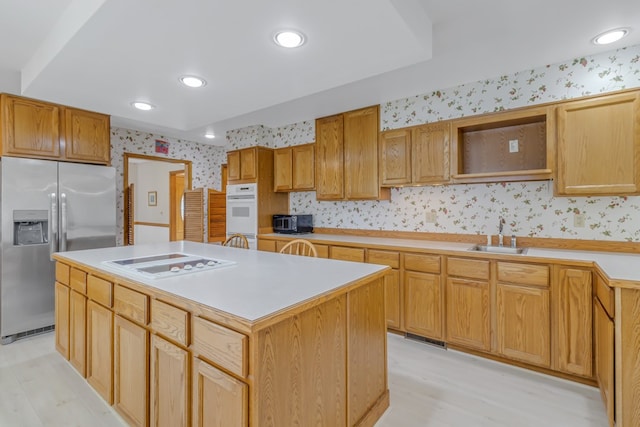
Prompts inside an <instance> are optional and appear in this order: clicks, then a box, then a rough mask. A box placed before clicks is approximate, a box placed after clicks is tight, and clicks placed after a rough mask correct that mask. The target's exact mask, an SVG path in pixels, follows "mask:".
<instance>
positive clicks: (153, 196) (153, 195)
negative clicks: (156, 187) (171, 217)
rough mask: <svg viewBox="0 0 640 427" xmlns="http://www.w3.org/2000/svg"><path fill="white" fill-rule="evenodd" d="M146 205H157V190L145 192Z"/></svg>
mask: <svg viewBox="0 0 640 427" xmlns="http://www.w3.org/2000/svg"><path fill="white" fill-rule="evenodd" d="M147 205H149V206H157V205H158V192H157V191H149V193H147Z"/></svg>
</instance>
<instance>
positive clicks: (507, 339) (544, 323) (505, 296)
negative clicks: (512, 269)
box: [496, 283, 551, 368]
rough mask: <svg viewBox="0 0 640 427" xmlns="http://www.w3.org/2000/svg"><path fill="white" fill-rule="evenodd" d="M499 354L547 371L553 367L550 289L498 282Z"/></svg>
mask: <svg viewBox="0 0 640 427" xmlns="http://www.w3.org/2000/svg"><path fill="white" fill-rule="evenodd" d="M496 318H497V326H498V327H497V334H496V335H497V336H496V339H497V342H498V353H500V354H501V355H503V356H505V357H508V358H510V359H516V360H520V361H522V362H526V363H531V364H534V365H538V366H543V367H545V368H548V367H550V364H551V313H550V310H549V290H548V289H542V288H535V287H527V286H518V285H509V284H504V283H498V285H497V292H496Z"/></svg>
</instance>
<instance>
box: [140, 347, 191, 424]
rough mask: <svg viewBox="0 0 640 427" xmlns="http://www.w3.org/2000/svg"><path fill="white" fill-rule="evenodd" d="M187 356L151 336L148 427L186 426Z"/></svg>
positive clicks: (188, 382)
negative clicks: (149, 415) (149, 420)
mask: <svg viewBox="0 0 640 427" xmlns="http://www.w3.org/2000/svg"><path fill="white" fill-rule="evenodd" d="M189 369H190V368H189V353H188V352H187V351H186V350H183V349H181V348H180V347H177V346H175V345H173V344H171V343H170V342H169V341H165V340H163V339H162V338H160V337H158V336H157V335H152V336H151V368H150V370H151V384H150V387H149V388H150V393H151V395H150V399H151V400H150V402H151V411H150V412H151V426H153V427H186V426H188V425H189V424H190V418H191V417H190V408H189V401H190V394H189V393H190V390H189V387H190V379H189V378H190V375H189V374H190V370H189Z"/></svg>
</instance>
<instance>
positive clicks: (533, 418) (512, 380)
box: [0, 333, 607, 427]
mask: <svg viewBox="0 0 640 427" xmlns="http://www.w3.org/2000/svg"><path fill="white" fill-rule="evenodd" d="M388 344H389V348H388V353H389V388H390V391H391V407H390V408H389V409H388V410H387V412H386V413H385V414H384V415H383V417H382V419H381V420H380V421H379V422H378V424H377V426H379V427H404V426H407V427H413V426H416V427H418V426H420V427H427V426H434V427H436V426H437V427H448V426H450V427H476V426H481V427H498V426H500V427H502V426H505V427H506V426H509V427H528V426H531V427H533V426H535V427H555V426H557V427H572V426H575V427H604V426H606V425H607V423H606V417H605V414H604V409H603V406H602V403H601V401H600V395H599V393H598V390H597V389H595V388H593V387H587V386H583V385H581V384H575V383H572V382H569V381H564V380H560V379H556V378H553V377H549V376H546V375H542V374H537V373H534V372H530V371H527V370H524V369H519V368H514V367H510V366H508V365H505V364H501V363H497V362H493V361H489V360H485V359H482V358H478V357H474V356H469V355H466V354H463V353H459V352H454V351H445V350H442V349H439V348H435V347H431V346H429V345H426V344H423V343H419V342H414V341H410V340H406V339H404V338H402V337H400V336H397V335H389V341H388ZM124 425H125V423H124V422H123V421H122V419H121V418H120V417H119V416H118V415H117V414H116V413H115V411H113V409H111V408H110V407H108V406H107V405H106V404H105V403H104V402H103V401H102V400H101V398H100V397H99V396H98V395H97V394H96V393H95V392H94V391H93V389H91V387H90V386H89V385H87V384H86V383H85V382H84V379H82V378H81V377H80V376H79V375H78V374H77V373H76V372H75V371H74V370H73V368H71V366H70V365H69V364H68V363H67V362H66V361H65V360H64V359H63V358H62V357H61V356H60V355H59V354H58V353H57V352H56V351H55V350H54V343H53V333H49V334H44V335H39V336H35V337H31V338H27V339H23V340H20V341H17V342H15V343H13V344H9V345H6V346H0V426H2V427H31V426H33V427H36V426H37V427H40V426H47V427H57V426H60V427H63V426H64V427H72V426H78V427H85V426H91V427H105V426H108V427H122V426H124Z"/></svg>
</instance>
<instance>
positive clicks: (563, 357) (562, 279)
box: [555, 267, 593, 377]
mask: <svg viewBox="0 0 640 427" xmlns="http://www.w3.org/2000/svg"><path fill="white" fill-rule="evenodd" d="M555 285H556V292H557V294H556V298H555V300H556V301H557V303H556V309H557V313H556V316H557V325H558V334H557V335H558V338H557V339H558V343H557V345H556V350H557V354H556V363H557V368H558V369H559V370H560V371H563V372H568V373H570V374H575V375H581V376H584V377H592V376H593V370H592V362H591V361H592V357H593V352H592V338H591V336H592V333H593V329H592V323H591V322H592V310H593V307H592V289H591V271H590V270H582V269H578V268H569V267H561V268H560V269H559V272H558V280H557V283H556V284H555Z"/></svg>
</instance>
